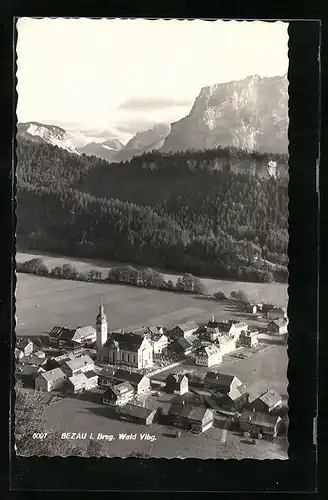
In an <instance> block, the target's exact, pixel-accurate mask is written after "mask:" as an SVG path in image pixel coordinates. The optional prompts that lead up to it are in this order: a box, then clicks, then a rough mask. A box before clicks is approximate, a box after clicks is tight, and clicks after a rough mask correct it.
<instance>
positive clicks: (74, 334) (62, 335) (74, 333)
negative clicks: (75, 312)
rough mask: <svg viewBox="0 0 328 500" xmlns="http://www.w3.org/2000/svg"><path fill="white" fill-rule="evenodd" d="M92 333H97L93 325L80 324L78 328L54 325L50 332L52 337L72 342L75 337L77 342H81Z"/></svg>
mask: <svg viewBox="0 0 328 500" xmlns="http://www.w3.org/2000/svg"><path fill="white" fill-rule="evenodd" d="M91 335H96V330H95V328H94V327H93V326H79V327H77V328H73V327H71V326H54V327H53V329H52V330H51V332H50V336H51V337H54V338H56V339H58V340H59V339H60V340H64V341H66V342H70V341H72V340H73V339H74V340H75V341H77V342H79V341H80V342H81V341H83V339H85V338H86V337H90V336H91Z"/></svg>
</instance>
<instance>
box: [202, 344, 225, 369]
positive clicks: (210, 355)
mask: <svg viewBox="0 0 328 500" xmlns="http://www.w3.org/2000/svg"><path fill="white" fill-rule="evenodd" d="M221 361H222V353H221V352H220V349H219V348H218V347H217V346H216V345H214V344H210V345H207V346H201V347H199V348H198V349H197V351H196V354H195V363H196V365H200V366H207V367H211V366H214V365H219V364H220V363H221Z"/></svg>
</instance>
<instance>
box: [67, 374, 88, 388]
mask: <svg viewBox="0 0 328 500" xmlns="http://www.w3.org/2000/svg"><path fill="white" fill-rule="evenodd" d="M68 380H69V382H70V383H71V384H72V385H83V384H85V383H86V381H87V378H86V376H85V375H84V373H78V374H77V375H73V376H72V377H69V379H68Z"/></svg>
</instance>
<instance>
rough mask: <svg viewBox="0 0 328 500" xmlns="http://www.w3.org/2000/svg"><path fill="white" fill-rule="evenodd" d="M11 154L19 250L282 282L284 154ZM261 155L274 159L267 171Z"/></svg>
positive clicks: (23, 149) (25, 150)
mask: <svg viewBox="0 0 328 500" xmlns="http://www.w3.org/2000/svg"><path fill="white" fill-rule="evenodd" d="M17 155H18V165H17V187H18V191H17V197H18V207H17V215H18V229H17V232H18V246H19V247H20V248H25V249H32V248H33V249H38V250H43V251H51V252H57V253H62V254H66V255H74V256H80V257H82V256H83V257H90V258H91V257H92V258H103V259H111V260H113V259H114V260H118V261H130V262H134V263H138V264H144V265H146V266H153V267H160V268H166V269H172V270H175V271H178V272H184V271H187V272H191V273H194V274H198V275H207V276H213V277H222V278H238V279H239V280H240V279H244V280H252V281H270V280H273V279H277V280H279V281H283V280H286V276H287V272H286V268H285V266H286V264H287V257H286V255H287V242H288V198H287V186H288V179H287V168H288V167H287V159H286V158H285V157H280V156H277V155H276V156H275V157H274V158H272V157H269V155H259V154H255V153H252V154H248V153H245V152H237V151H235V150H232V149H229V150H217V151H203V152H197V151H188V152H185V153H177V154H174V155H170V154H167V153H166V154H165V153H159V152H154V153H147V154H145V155H142V156H140V157H138V158H134V159H132V160H131V161H130V162H127V163H120V164H116V165H114V164H108V163H106V162H105V161H102V160H99V159H98V158H96V157H86V156H84V155H82V156H74V155H72V154H69V153H67V152H66V151H64V150H61V149H59V148H56V147H52V146H49V145H45V144H35V143H30V142H26V141H23V140H21V141H19V143H18V147H17ZM269 161H275V163H276V164H277V165H278V169H277V170H276V175H275V176H272V175H269V174H268V171H267V164H268V162H269ZM222 165H223V166H224V168H223V167H222ZM236 165H237V166H238V165H241V166H242V167H241V168H240V169H239V168H237V167H236ZM245 165H246V166H247V165H253V167H251V168H250V169H249V171H247V169H246V167H245ZM266 260H268V261H271V262H276V263H279V264H281V265H280V266H278V267H274V268H273V267H272V266H270V265H269V264H268V263H267V262H266Z"/></svg>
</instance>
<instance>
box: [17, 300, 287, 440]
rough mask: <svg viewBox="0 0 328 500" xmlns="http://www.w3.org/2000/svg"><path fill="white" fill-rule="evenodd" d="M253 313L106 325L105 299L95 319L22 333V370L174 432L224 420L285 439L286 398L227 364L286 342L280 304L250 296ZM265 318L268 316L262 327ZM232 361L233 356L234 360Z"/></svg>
mask: <svg viewBox="0 0 328 500" xmlns="http://www.w3.org/2000/svg"><path fill="white" fill-rule="evenodd" d="M241 310H242V313H243V312H245V318H246V319H247V318H249V317H252V318H253V321H252V324H253V325H254V324H256V321H258V320H260V322H259V325H261V326H259V327H258V328H257V327H255V326H250V325H249V324H248V322H247V320H244V319H240V320H236V319H234V320H233V319H229V320H223V321H220V320H218V319H216V318H215V317H214V316H212V317H211V318H209V319H208V321H207V322H202V323H198V322H195V321H187V322H185V323H181V324H178V325H175V326H174V325H172V326H171V327H167V326H166V327H165V326H161V325H157V326H144V327H141V328H137V329H134V330H131V331H130V330H129V329H128V330H125V329H119V330H116V331H110V329H109V328H108V321H107V316H106V313H105V308H104V305H103V303H102V302H101V303H100V305H99V311H98V315H97V316H96V321H95V327H94V326H90V325H88V326H82V327H81V326H79V327H68V326H55V327H53V328H52V330H51V331H50V332H49V335H48V339H47V340H46V341H45V340H44V339H42V340H40V339H35V338H29V337H27V336H23V335H21V336H17V341H16V348H15V360H16V369H15V376H16V379H17V380H20V381H21V384H22V386H23V387H24V388H26V389H29V390H31V389H32V390H36V391H44V392H49V393H54V394H56V395H57V396H58V397H63V398H65V397H73V398H74V397H75V398H79V397H81V396H83V397H88V396H90V398H91V399H92V400H96V401H98V402H99V403H100V404H101V405H103V406H104V408H105V407H107V408H108V413H107V416H108V419H114V420H116V421H118V420H119V421H121V422H123V423H124V422H129V424H131V423H132V424H135V426H136V428H137V429H138V426H142V428H143V426H148V427H147V428H150V426H151V425H152V424H153V423H156V424H157V425H158V426H160V427H163V429H169V432H166V436H170V437H172V438H174V439H179V438H180V437H181V432H187V433H190V435H195V434H198V435H201V434H204V433H205V434H206V433H207V432H208V431H209V430H210V429H211V428H214V427H220V428H221V429H223V431H222V442H223V443H224V442H225V441H226V439H227V432H228V431H234V432H237V433H238V434H240V436H241V437H243V439H244V441H245V439H246V442H248V443H249V444H252V445H255V446H256V445H258V444H259V442H260V440H262V441H263V440H270V441H273V442H274V441H275V440H286V435H287V426H288V418H287V401H286V400H284V398H283V396H282V395H281V394H279V393H278V392H277V390H275V388H274V387H273V386H265V387H264V386H262V385H261V384H258V383H257V384H251V385H248V384H247V383H245V381H244V380H241V379H240V378H239V377H238V376H237V375H236V373H234V363H233V362H231V368H229V370H228V371H229V373H227V370H224V372H222V371H220V367H221V366H222V365H223V364H224V363H226V362H227V359H230V360H232V361H233V360H244V359H245V360H247V359H248V358H249V357H250V356H252V357H253V358H254V359H255V358H256V356H259V353H261V351H263V350H264V349H266V348H267V347H268V344H270V343H272V342H273V343H276V342H277V343H281V344H283V345H285V344H286V343H287V327H288V319H287V313H286V310H285V309H284V308H280V307H276V306H274V305H273V304H243V305H242V306H241ZM263 324H264V325H265V326H264V327H263ZM229 366H230V365H229Z"/></svg>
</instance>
